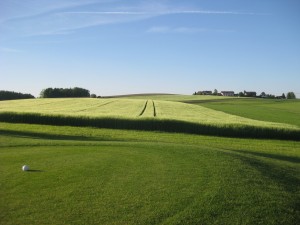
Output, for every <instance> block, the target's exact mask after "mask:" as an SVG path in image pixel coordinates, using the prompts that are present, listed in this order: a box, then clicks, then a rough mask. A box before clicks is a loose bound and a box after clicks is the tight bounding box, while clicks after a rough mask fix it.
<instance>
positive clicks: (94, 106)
mask: <svg viewBox="0 0 300 225" xmlns="http://www.w3.org/2000/svg"><path fill="white" fill-rule="evenodd" d="M116 101H118V100H114V101H110V102H106V103H104V104H103V103H102V104H99V105H93V106H91V107H87V108H85V109H81V110H77V111H74V112H83V111H88V110H90V109H94V108H95V109H96V108H99V107H102V106H105V105H108V104H111V103H113V102H116Z"/></svg>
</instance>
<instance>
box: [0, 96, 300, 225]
mask: <svg viewBox="0 0 300 225" xmlns="http://www.w3.org/2000/svg"><path fill="white" fill-rule="evenodd" d="M239 109H240V110H239ZM257 109H259V110H257ZM271 109H273V111H272V113H270V112H269V111H270V110H271ZM267 113H270V114H272V115H273V117H271V116H266V115H265V114H267ZM299 115H300V111H299V101H297V100H296V101H274V100H265V99H238V98H226V97H221V98H218V97H208V96H178V95H169V96H167V95H163V96H145V97H144V99H143V98H142V96H135V97H133V98H131V97H130V98H128V97H127V98H107V99H34V100H16V101H2V102H0V119H1V118H2V120H4V119H6V120H8V121H10V122H9V123H5V122H0V178H1V179H0V224H121V225H123V224H138V225H140V224H145V225H146V224H147V225H148V224H195V225H199V224H200V225H201V224H228V225H235V224H236V225H241V224H263V225H268V224H274V225H275V224H287V225H296V224H299V221H300V204H299V202H300V142H299V133H297V132H298V130H299V129H300V125H299ZM297 118H298V120H297ZM22 121H23V122H24V121H25V122H26V123H27V124H24V123H21V122H22ZM28 123H30V124H28ZM34 123H35V124H34ZM43 123H47V124H49V125H42V124H43ZM55 124H56V125H60V126H54V125H55ZM66 124H69V125H72V126H65V125H66ZM107 124H108V127H110V126H112V124H113V126H112V127H113V128H118V127H119V128H120V127H123V128H126V127H127V128H130V129H131V130H128V129H122V130H121V129H103V128H96V127H101V126H102V127H103V126H104V125H107ZM98 125H99V126H98ZM204 125H207V126H204ZM79 126H80V127H79ZM84 126H87V127H84ZM147 126H150V128H151V129H150V130H153V131H151V132H150V131H142V130H143V129H145V127H146V128H147ZM160 126H162V127H164V128H168V129H170V130H167V131H172V132H161V131H159V130H160ZM199 126H200V127H201V126H202V128H201V129H211V130H212V131H213V132H211V133H209V132H207V133H206V134H209V135H210V136H208V135H206V136H202V135H195V134H188V133H189V132H188V131H189V129H200V128H199ZM254 127H255V128H256V129H254ZM152 128H153V129H152ZM172 129H173V130H172ZM180 129H181V130H180ZM218 129H219V130H218ZM247 129H248V130H247ZM251 129H252V130H251ZM162 130H163V129H162ZM235 130H236V132H241V133H243V132H246V133H245V134H246V137H247V139H243V138H234V137H220V136H222V134H220V135H219V137H217V136H215V135H217V134H219V133H218V132H229V133H228V136H231V135H232V136H238V135H236V133H234V131H235ZM245 130H246V131H245ZM177 131H181V132H177ZM275 131H276V132H277V133H276V135H279V136H276V135H275V136H272V138H273V139H255V138H254V137H255V134H253V133H251V132H258V134H262V135H264V134H266V133H267V132H275ZM283 131H284V132H283ZM174 132H176V133H174ZM247 132H248V133H247ZM259 132H261V133H259ZM292 132H294V133H292ZM291 134H293V135H296V136H294V138H292V139H293V140H280V139H282V138H281V137H280V135H287V136H286V137H289V135H291ZM251 135H252V136H251ZM223 136H226V135H225V134H223ZM249 137H251V138H249ZM276 139H277V140H276ZM25 164H27V165H29V166H30V168H31V170H30V171H29V172H22V171H21V167H22V165H25Z"/></svg>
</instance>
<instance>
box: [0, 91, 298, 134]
mask: <svg viewBox="0 0 300 225" xmlns="http://www.w3.org/2000/svg"><path fill="white" fill-rule="evenodd" d="M163 97H164V96H163ZM173 97H174V96H173ZM204 97H205V96H204ZM214 98H215V97H214ZM221 99H222V98H221ZM0 121H3V122H24V123H37V124H50V125H51V124H53V125H74V126H93V127H102V128H116V129H138V130H160V131H168V132H184V133H195V134H209V135H218V136H235V137H252V138H253V137H254V138H257V137H261V138H279V139H293V140H299V137H300V127H299V126H297V125H293V124H282V123H274V122H266V121H259V120H253V119H249V118H245V117H240V116H235V115H231V114H228V113H224V112H221V111H216V110H212V109H209V108H206V107H201V106H198V105H193V104H186V103H182V102H173V101H162V100H154V101H153V100H145V99H144V100H142V99H118V98H115V99H36V100H21V101H3V102H0Z"/></svg>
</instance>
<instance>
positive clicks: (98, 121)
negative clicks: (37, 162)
mask: <svg viewBox="0 0 300 225" xmlns="http://www.w3.org/2000/svg"><path fill="white" fill-rule="evenodd" d="M0 122H10V123H29V124H44V125H61V126H88V127H97V128H111V129H128V130H145V131H164V132H176V133H189V134H203V135H214V136H223V137H242V138H267V139H280V140H297V141H299V140H300V130H290V129H280V128H267V127H255V126H244V125H238V124H237V125H226V126H225V125H224V126H220V125H217V124H197V123H190V122H185V121H178V120H160V119H140V118H138V119H125V118H89V117H74V116H63V115H42V114H38V113H14V112H2V113H0Z"/></svg>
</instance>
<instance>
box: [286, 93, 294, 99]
mask: <svg viewBox="0 0 300 225" xmlns="http://www.w3.org/2000/svg"><path fill="white" fill-rule="evenodd" d="M286 98H287V99H295V98H296V95H295V93H294V92H288V93H287V95H286Z"/></svg>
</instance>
